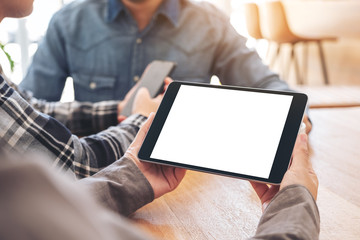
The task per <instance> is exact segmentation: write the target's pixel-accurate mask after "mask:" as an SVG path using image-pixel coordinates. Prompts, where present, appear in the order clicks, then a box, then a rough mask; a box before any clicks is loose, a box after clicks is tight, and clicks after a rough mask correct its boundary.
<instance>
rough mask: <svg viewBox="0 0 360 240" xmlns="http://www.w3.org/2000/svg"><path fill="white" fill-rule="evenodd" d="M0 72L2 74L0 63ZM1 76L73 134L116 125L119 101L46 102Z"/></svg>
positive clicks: (84, 133)
mask: <svg viewBox="0 0 360 240" xmlns="http://www.w3.org/2000/svg"><path fill="white" fill-rule="evenodd" d="M0 74H2V68H1V65H0ZM2 77H3V78H4V80H5V82H6V83H7V84H8V85H9V86H10V87H12V88H13V89H15V90H16V91H17V92H18V94H20V95H21V97H23V98H24V99H25V100H26V101H28V102H29V103H30V105H31V106H32V107H34V108H35V109H36V110H38V111H40V112H42V113H45V114H47V115H49V116H51V117H53V118H55V119H56V120H58V121H59V122H61V123H62V124H64V125H65V126H66V127H67V128H68V129H69V130H70V131H71V132H72V133H73V134H75V135H78V136H86V135H89V134H93V133H97V132H100V131H102V130H104V129H106V128H108V127H111V126H116V125H117V110H118V104H119V103H120V101H103V102H98V103H91V102H78V101H74V102H68V103H62V102H47V101H45V100H39V99H36V98H34V97H32V93H31V92H29V91H21V90H19V88H18V86H17V85H16V84H14V83H13V82H12V81H11V80H10V79H8V78H7V77H6V76H5V75H2Z"/></svg>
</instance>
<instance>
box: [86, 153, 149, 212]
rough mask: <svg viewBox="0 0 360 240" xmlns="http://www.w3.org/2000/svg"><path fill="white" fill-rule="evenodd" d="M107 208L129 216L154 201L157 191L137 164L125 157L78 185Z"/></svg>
mask: <svg viewBox="0 0 360 240" xmlns="http://www.w3.org/2000/svg"><path fill="white" fill-rule="evenodd" d="M79 183H80V184H81V185H84V186H86V187H87V188H88V189H89V190H90V192H91V193H92V194H93V195H94V196H95V197H96V198H97V199H98V200H99V201H100V202H101V203H102V204H103V205H104V206H106V207H108V208H110V209H111V210H113V211H116V212H118V213H120V214H122V215H125V216H127V215H129V214H131V213H133V212H135V211H136V210H137V209H139V208H140V207H142V206H144V205H145V204H147V203H150V202H152V201H153V200H154V191H153V189H152V187H151V185H150V183H149V182H148V180H147V179H146V178H145V176H144V175H143V174H142V173H141V171H140V170H139V168H138V167H137V166H136V165H135V163H134V162H133V161H132V160H131V159H128V158H127V157H123V158H121V159H120V160H118V161H116V162H114V163H113V164H111V165H110V166H108V167H107V168H104V169H103V170H101V171H99V172H98V173H96V174H95V175H93V176H92V177H88V178H84V179H82V180H80V181H79Z"/></svg>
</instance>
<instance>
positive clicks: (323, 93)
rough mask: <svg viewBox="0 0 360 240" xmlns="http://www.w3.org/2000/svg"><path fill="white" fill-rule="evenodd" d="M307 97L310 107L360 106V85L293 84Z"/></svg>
mask: <svg viewBox="0 0 360 240" xmlns="http://www.w3.org/2000/svg"><path fill="white" fill-rule="evenodd" d="M293 88H294V89H295V90H297V91H299V92H303V93H305V94H307V95H308V97H309V107H310V108H339V107H360V86H317V87H315V86H311V87H309V86H294V87H293Z"/></svg>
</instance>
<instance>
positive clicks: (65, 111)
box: [28, 97, 119, 136]
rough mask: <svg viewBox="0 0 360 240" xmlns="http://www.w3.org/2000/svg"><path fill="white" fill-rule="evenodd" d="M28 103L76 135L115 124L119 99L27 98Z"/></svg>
mask: <svg viewBox="0 0 360 240" xmlns="http://www.w3.org/2000/svg"><path fill="white" fill-rule="evenodd" d="M28 101H29V102H30V104H31V105H32V106H33V107H34V108H35V109H37V110H39V111H40V112H42V113H45V114H47V115H49V116H51V117H53V118H55V119H56V120H58V121H59V122H61V123H63V124H64V125H65V126H66V127H67V128H69V130H70V131H71V132H72V133H73V134H76V135H79V136H85V135H89V134H93V133H97V132H100V131H102V130H104V129H106V128H108V127H110V126H116V125H117V107H118V104H119V101H103V102H98V103H90V102H77V101H74V102H68V103H61V102H46V101H44V100H38V99H36V98H33V97H31V98H29V99H28Z"/></svg>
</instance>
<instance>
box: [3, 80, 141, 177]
mask: <svg viewBox="0 0 360 240" xmlns="http://www.w3.org/2000/svg"><path fill="white" fill-rule="evenodd" d="M0 96H1V98H0V137H1V139H2V142H4V143H5V144H6V146H5V147H6V148H9V149H10V150H13V151H15V152H18V153H21V154H24V153H26V154H31V152H35V153H37V154H39V153H40V154H42V155H44V156H45V157H46V158H50V159H51V160H52V165H53V166H56V167H58V168H59V169H64V170H70V172H71V173H73V174H75V176H76V177H78V178H83V177H88V176H91V175H93V174H94V173H96V172H98V171H99V170H100V169H102V168H104V167H106V166H108V165H109V164H111V163H113V162H114V161H116V160H117V159H119V158H120V157H121V156H122V155H123V154H124V152H125V151H126V149H127V148H128V146H129V145H130V143H131V142H132V140H133V139H134V137H135V135H136V133H137V131H138V130H139V128H140V126H141V125H142V124H143V122H144V121H145V120H146V118H145V117H143V116H141V115H133V116H131V117H129V118H127V119H126V120H125V121H123V122H122V123H121V124H119V125H118V126H115V127H110V128H109V129H107V130H104V131H102V132H100V133H98V134H95V135H91V136H88V137H84V138H81V139H79V138H78V137H77V136H75V135H72V134H71V132H70V131H69V130H68V129H67V128H66V127H65V126H64V125H63V124H61V123H60V122H58V121H57V120H55V119H54V118H52V117H50V116H48V115H46V114H43V113H40V112H38V111H37V110H35V109H34V108H33V107H32V106H31V105H30V104H29V103H28V102H27V101H25V100H24V99H23V98H22V97H21V96H20V95H19V94H18V93H17V92H16V91H15V90H14V89H13V88H11V87H10V86H9V85H8V84H7V83H6V82H5V81H4V80H3V78H2V77H1V76H0Z"/></svg>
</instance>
